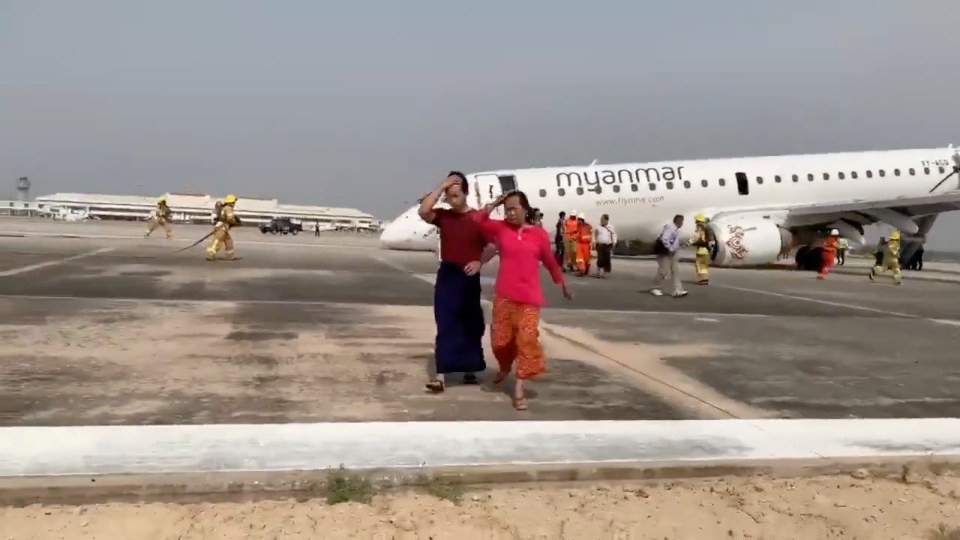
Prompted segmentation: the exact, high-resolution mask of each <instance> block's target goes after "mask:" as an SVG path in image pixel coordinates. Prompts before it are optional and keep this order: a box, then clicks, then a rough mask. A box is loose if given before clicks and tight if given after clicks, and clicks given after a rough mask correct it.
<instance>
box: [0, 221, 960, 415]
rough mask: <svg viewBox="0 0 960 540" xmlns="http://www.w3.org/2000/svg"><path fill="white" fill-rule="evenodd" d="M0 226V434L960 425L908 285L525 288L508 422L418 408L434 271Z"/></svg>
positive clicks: (940, 354)
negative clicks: (222, 255)
mask: <svg viewBox="0 0 960 540" xmlns="http://www.w3.org/2000/svg"><path fill="white" fill-rule="evenodd" d="M0 230H2V231H3V233H4V234H0V339H2V342H3V344H4V347H3V348H2V349H0V425H2V426H17V425H34V426H36V425H40V426H43V425H67V426H69V425H90V424H99V425H116V424H204V423H281V422H328V421H370V420H388V421H408V420H409V421H413V420H511V419H521V420H527V419H532V420H595V419H627V420H642V419H692V418H705V419H715V418H763V417H767V418H769V417H798V418H799V417H804V418H851V417H853V418H859V417H876V418H885V417H924V416H936V417H956V416H960V395H958V393H957V392H956V388H957V387H958V383H960V364H958V363H957V362H956V358H957V355H956V353H954V352H952V351H953V344H954V343H955V341H956V337H957V335H958V333H960V306H958V305H957V304H956V302H954V301H953V298H954V297H955V296H956V293H957V288H956V287H957V285H955V284H950V283H942V282H936V281H928V280H919V279H910V273H906V274H905V275H906V284H905V285H904V286H902V287H894V286H893V285H892V284H891V283H890V282H889V281H888V280H886V281H884V280H882V281H880V282H874V283H871V282H870V281H868V280H867V279H866V277H865V275H848V274H836V275H832V276H830V278H829V279H828V280H826V281H822V282H821V281H817V280H816V279H814V278H815V275H814V274H812V273H799V272H785V271H775V270H764V271H761V270H727V269H714V270H713V271H712V282H711V285H710V286H708V287H696V286H694V285H692V284H687V285H686V286H687V287H688V289H689V290H690V295H689V296H688V297H686V298H670V297H660V298H658V297H653V296H651V295H649V294H647V293H646V292H645V290H646V289H648V288H649V283H650V278H651V275H652V273H653V263H652V262H649V261H633V260H616V261H615V262H614V265H615V268H614V274H613V276H612V277H610V278H609V279H606V280H597V279H592V278H574V277H570V278H569V279H570V283H571V288H572V290H573V291H574V294H575V296H576V298H575V299H574V300H573V301H569V302H568V301H565V300H563V299H562V297H561V296H560V295H559V291H558V290H557V289H556V288H555V287H554V286H553V285H552V284H550V283H549V279H547V278H546V276H545V277H544V289H545V293H546V294H545V296H546V300H547V307H546V308H545V309H544V311H543V327H542V339H543V342H544V345H545V347H546V349H547V353H548V358H549V360H548V370H549V372H548V374H547V375H546V376H545V377H544V378H543V379H542V380H538V381H536V382H534V383H533V384H532V385H531V387H530V390H531V400H530V405H531V407H530V410H529V411H526V412H523V413H518V412H517V411H514V410H513V409H512V408H511V406H510V400H509V397H508V395H507V394H506V393H505V390H504V389H494V388H490V387H488V386H487V385H486V384H483V385H481V386H480V387H473V386H463V385H458V384H456V382H455V381H454V383H453V384H451V386H450V387H449V388H448V391H447V393H446V394H444V395H440V396H437V395H431V394H427V393H425V392H424V389H423V384H424V382H426V380H427V377H428V374H429V367H430V364H431V354H432V344H433V315H432V308H431V304H432V279H433V278H432V276H433V272H434V271H435V268H436V255H435V254H431V253H412V252H394V251H384V250H380V249H378V248H377V246H376V244H377V242H376V237H375V236H373V235H356V234H324V235H321V236H320V237H315V236H313V235H312V234H309V235H299V236H296V237H291V236H270V235H267V236H264V235H261V234H260V233H259V232H257V231H255V230H251V229H238V230H237V231H236V234H235V240H236V243H237V252H238V255H239V256H240V257H242V258H241V259H240V260H237V261H233V262H226V261H221V262H216V263H209V262H207V261H205V260H204V258H203V250H202V247H200V246H198V247H195V248H193V249H192V250H188V251H186V252H182V253H177V254H171V252H172V251H173V250H175V249H179V248H182V247H186V246H187V245H189V243H190V241H192V240H194V239H195V238H199V237H200V236H202V235H203V234H205V233H206V231H207V230H208V228H206V227H176V228H175V230H174V234H175V235H176V239H175V240H173V241H169V242H168V241H165V240H163V239H162V233H160V234H159V236H157V234H158V233H155V237H154V238H150V239H143V238H142V237H141V235H142V226H141V225H139V224H130V223H116V224H111V223H102V222H101V223H81V224H64V223H51V222H34V221H26V220H3V221H2V223H0ZM64 235H67V236H71V237H63V236H64ZM495 270H496V265H495V264H493V265H491V267H490V268H487V269H485V270H484V283H485V291H484V294H485V296H486V297H487V298H488V299H489V298H490V297H491V293H492V288H493V287H492V279H493V276H494V275H495ZM683 271H684V272H685V273H686V274H687V275H688V277H692V267H690V265H685V266H684V267H683ZM485 341H486V340H485ZM494 365H495V363H494V360H493V356H492V354H490V353H489V350H488V368H489V369H488V373H489V374H492V372H493V370H494Z"/></svg>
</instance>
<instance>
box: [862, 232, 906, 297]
mask: <svg viewBox="0 0 960 540" xmlns="http://www.w3.org/2000/svg"><path fill="white" fill-rule="evenodd" d="M885 270H890V271H891V272H893V283H894V285H903V277H902V276H901V275H900V231H893V232H892V233H890V236H889V237H888V238H887V245H886V246H884V250H883V260H882V262H881V263H880V264H877V265H876V266H874V267H873V268H871V269H870V280H871V281H873V278H874V277H876V276H877V274H882V273H883V272H884V271H885Z"/></svg>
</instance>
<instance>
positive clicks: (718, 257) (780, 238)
mask: <svg viewBox="0 0 960 540" xmlns="http://www.w3.org/2000/svg"><path fill="white" fill-rule="evenodd" d="M707 228H708V229H709V231H710V233H711V234H712V236H713V240H714V244H713V246H714V247H713V252H712V254H711V255H712V260H713V264H715V265H716V266H754V265H759V264H769V263H772V262H775V261H776V260H777V259H778V258H779V257H780V255H782V254H784V253H786V252H789V250H790V248H791V247H792V245H793V235H792V234H791V233H790V231H788V230H786V229H782V228H780V227H778V226H777V224H776V223H774V222H772V221H770V220H768V219H763V218H749V217H746V218H741V219H735V218H734V219H729V218H728V219H722V220H720V221H716V222H711V223H709V224H708V225H707Z"/></svg>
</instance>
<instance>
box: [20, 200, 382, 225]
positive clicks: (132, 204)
mask: <svg viewBox="0 0 960 540" xmlns="http://www.w3.org/2000/svg"><path fill="white" fill-rule="evenodd" d="M165 195H166V197H167V204H168V205H169V206H170V210H172V211H173V220H174V221H176V222H181V223H210V219H211V217H212V214H213V207H214V204H216V202H217V200H218V198H217V197H212V196H210V195H200V194H194V193H167V194H165ZM158 196H159V195H158ZM237 198H238V200H237V206H236V212H237V215H238V216H239V217H240V219H242V220H244V221H245V222H247V223H254V224H260V223H267V222H269V221H270V219H271V218H274V217H286V218H291V219H295V220H299V221H300V222H301V223H303V225H304V228H308V227H312V226H313V225H314V224H315V223H319V224H320V225H321V226H325V225H333V226H337V227H341V228H357V229H367V228H375V227H376V226H377V224H378V222H377V220H376V219H375V218H374V216H372V215H370V214H367V213H366V212H362V211H360V210H356V209H353V208H333V207H327V206H305V205H293V204H280V202H279V201H278V200H277V199H263V198H254V197H243V196H240V195H238V196H237ZM28 204H29V203H28ZM156 204H157V197H146V196H137V195H105V194H94V193H55V194H53V195H46V196H42V197H37V198H36V199H35V200H34V202H33V203H32V206H34V207H35V210H37V211H38V212H40V213H49V212H56V211H60V210H66V211H68V212H85V213H89V215H90V217H93V218H95V219H102V220H107V219H113V220H145V219H148V218H149V217H150V214H151V212H152V211H153V209H154V208H156Z"/></svg>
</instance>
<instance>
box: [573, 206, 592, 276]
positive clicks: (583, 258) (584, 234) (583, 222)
mask: <svg viewBox="0 0 960 540" xmlns="http://www.w3.org/2000/svg"><path fill="white" fill-rule="evenodd" d="M592 245H593V227H592V226H591V225H590V224H589V223H587V219H586V217H585V216H584V215H583V214H578V215H577V272H578V273H579V274H580V275H581V276H586V275H588V274H589V273H590V258H591V253H590V248H591V247H592Z"/></svg>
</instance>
